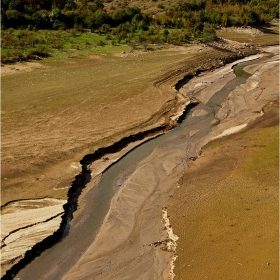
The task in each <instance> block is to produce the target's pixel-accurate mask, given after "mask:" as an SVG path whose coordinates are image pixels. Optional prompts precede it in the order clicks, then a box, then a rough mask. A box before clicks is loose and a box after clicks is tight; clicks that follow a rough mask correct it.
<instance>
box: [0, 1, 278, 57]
mask: <svg viewBox="0 0 280 280" xmlns="http://www.w3.org/2000/svg"><path fill="white" fill-rule="evenodd" d="M104 1H105V0H89V1H84V0H44V1H43V0H12V1H10V0H3V1H2V7H1V26H2V53H3V50H4V55H5V50H9V52H12V53H14V52H15V53H18V52H19V49H20V50H21V51H22V52H23V54H24V55H26V54H27V52H28V51H29V50H30V49H35V48H37V47H38V44H41V45H44V46H45V47H46V49H48V50H49V51H50V52H52V51H53V50H54V49H55V50H59V51H61V50H67V49H69V48H70V47H71V46H72V48H73V49H83V48H84V47H85V46H86V47H87V48H89V47H90V46H91V47H92V46H93V47H94V46H105V45H112V46H113V45H116V42H118V43H119V44H120V43H124V44H127V43H132V44H136V45H137V44H138V45H139V44H163V43H167V44H186V43H188V42H189V41H190V40H193V39H202V40H206V41H211V40H215V38H216V32H215V28H216V27H219V26H247V25H250V26H258V25H260V24H262V23H265V22H268V21H270V20H271V19H273V18H276V17H278V16H279V12H278V9H279V3H278V1H276V0H268V1H267V0H245V1H244V0H242V1H241V0H236V1H231V0H189V1H186V2H179V3H178V4H177V5H176V4H175V3H174V5H173V8H168V9H167V8H166V10H164V9H165V7H164V6H163V5H162V9H163V11H162V12H160V13H158V14H155V15H153V16H152V15H151V14H149V13H144V12H142V11H141V10H140V9H139V8H137V7H130V6H122V7H120V8H117V9H114V10H111V11H110V12H109V11H107V10H105V8H104V4H105V2H104ZM11 28H13V29H16V30H18V31H16V30H14V31H13V29H11ZM85 28H89V29H90V30H91V33H92V36H91V37H90V35H89V34H90V33H89V34H88V33H87V35H86V36H88V37H87V39H86V40H84V41H83V42H78V41H77V38H79V37H80V35H81V34H82V33H84V30H85ZM19 30H21V31H19ZM28 30H29V31H30V32H31V31H36V30H46V31H45V33H44V35H40V34H42V33H38V34H35V33H34V32H33V33H32V32H31V33H28V32H27V31H28ZM47 30H53V32H52V33H50V31H47ZM55 30H57V31H61V30H64V31H66V30H68V31H67V32H66V33H67V35H65V34H66V33H61V34H64V37H59V36H58V35H57V34H59V33H55ZM94 34H98V35H99V36H101V34H103V35H104V36H105V38H101V37H98V38H95V37H94V36H97V35H94ZM93 38H95V39H93ZM86 41H87V42H88V44H87V43H86ZM18 54H19V53H18ZM19 57H21V59H22V53H21V54H20V55H19Z"/></svg>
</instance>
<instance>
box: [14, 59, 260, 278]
mask: <svg viewBox="0 0 280 280" xmlns="http://www.w3.org/2000/svg"><path fill="white" fill-rule="evenodd" d="M258 61H259V60H258ZM254 63H256V62H255V61H249V62H245V63H242V64H239V65H237V66H235V67H234V72H235V74H236V78H234V79H233V80H232V81H230V82H229V83H228V84H227V85H226V86H225V87H224V88H223V89H221V90H220V91H218V92H217V93H216V94H215V95H214V96H213V97H212V98H211V99H210V100H209V101H208V103H207V104H203V103H200V104H198V105H197V106H196V107H195V108H193V109H191V110H190V111H189V112H188V114H187V116H186V118H185V120H184V121H183V122H182V123H181V124H180V126H178V127H177V128H175V129H173V130H171V131H170V132H168V133H166V134H163V135H161V136H159V137H157V138H154V139H152V140H150V141H148V142H145V143H144V144H142V145H141V146H139V147H137V148H135V149H134V150H133V151H131V152H130V153H128V154H127V155H126V156H124V157H123V158H122V159H121V160H119V161H118V162H117V163H116V164H114V165H113V166H112V167H110V168H109V169H108V170H107V171H106V172H105V173H104V174H103V178H102V180H101V182H100V183H99V184H98V185H97V186H95V187H93V188H91V190H90V191H89V192H88V194H87V195H86V197H85V198H84V199H83V201H82V202H83V203H85V208H84V210H83V212H82V213H81V214H79V215H78V216H76V217H75V218H74V219H73V220H72V221H71V223H70V229H68V230H67V233H66V234H64V236H63V237H62V238H61V240H60V241H59V242H57V243H56V244H55V245H54V246H53V247H51V248H50V249H47V250H46V251H44V252H43V253H42V254H41V255H40V256H39V257H37V258H36V259H35V260H34V261H32V262H31V263H30V264H29V265H27V266H26V267H25V268H24V269H22V270H21V271H20V272H19V273H18V275H17V276H16V277H18V278H15V279H20V280H25V279H26V280H27V279H28V280H33V279H34V280H35V279H36V280H37V279H52V280H53V279H61V278H62V276H63V275H64V274H65V273H66V272H67V271H68V270H69V269H70V268H71V267H72V266H73V265H74V264H75V263H76V262H77V260H78V259H79V257H80V256H81V255H82V254H83V253H84V252H85V251H86V250H87V248H88V247H89V245H90V244H91V243H92V242H93V240H94V238H95V236H96V234H97V232H98V229H99V228H100V226H101V224H102V222H103V220H104V218H105V216H106V214H107V212H108V210H109V207H110V202H111V199H112V197H113V196H114V195H115V193H116V192H117V191H118V189H119V187H120V186H121V184H122V183H123V182H124V181H125V178H126V177H128V176H129V174H131V173H132V172H133V171H134V170H135V169H136V168H137V165H138V164H139V163H140V162H141V160H143V159H145V158H146V157H147V156H148V155H150V154H151V153H152V151H153V150H154V149H155V148H156V147H160V146H161V147H162V146H169V147H170V146H176V145H179V144H182V143H185V144H186V146H187V147H188V146H191V145H192V143H193V142H194V141H195V140H197V139H200V138H201V137H203V136H205V135H206V134H208V133H209V132H210V131H211V122H212V120H213V119H214V116H215V114H216V112H217V110H218V109H219V104H220V103H221V101H222V100H223V99H224V98H226V97H227V95H228V94H229V93H230V91H232V90H233V89H234V88H236V87H237V86H238V85H240V84H242V83H244V82H245V81H246V80H247V78H248V77H249V76H250V74H249V73H247V72H245V71H244V70H243V67H245V66H247V65H252V64H254ZM197 109H203V110H205V111H207V112H208V114H206V115H204V116H199V117H193V116H192V112H193V111H194V110H197ZM198 129H199V131H198V132H197V133H196V134H195V135H194V136H193V137H188V135H189V134H190V132H191V131H194V130H198ZM187 152H188V151H187ZM197 153H198V151H196V152H195V153H194V154H190V156H197ZM90 184H91V183H89V184H88V186H87V187H88V188H89V187H90Z"/></svg>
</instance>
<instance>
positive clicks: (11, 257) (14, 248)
mask: <svg viewBox="0 0 280 280" xmlns="http://www.w3.org/2000/svg"><path fill="white" fill-rule="evenodd" d="M65 203H66V200H59V199H50V198H46V199H36V200H21V201H17V202H13V203H10V204H9V205H8V206H7V207H5V208H4V209H3V210H2V214H1V225H2V226H1V243H2V244H1V245H2V248H1V275H3V274H4V273H5V271H6V269H8V268H9V267H10V266H11V265H12V264H13V262H14V261H15V260H17V261H18V260H19V259H20V258H22V257H23V256H24V253H25V252H26V251H27V250H28V249H30V248H31V247H33V246H34V245H35V244H36V243H38V242H40V241H41V240H43V239H44V238H46V237H47V236H49V235H51V234H52V233H53V232H54V231H56V230H57V228H58V225H59V224H60V221H61V215H62V214H63V213H64V209H63V207H62V206H63V204H65Z"/></svg>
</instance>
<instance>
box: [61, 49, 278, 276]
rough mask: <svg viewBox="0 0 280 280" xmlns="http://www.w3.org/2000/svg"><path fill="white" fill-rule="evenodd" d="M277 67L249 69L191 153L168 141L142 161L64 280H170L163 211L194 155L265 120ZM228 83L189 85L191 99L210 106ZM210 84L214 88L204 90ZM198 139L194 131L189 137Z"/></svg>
mask: <svg viewBox="0 0 280 280" xmlns="http://www.w3.org/2000/svg"><path fill="white" fill-rule="evenodd" d="M275 51H278V48H275ZM278 67H279V64H278V57H277V56H275V57H274V58H272V59H270V60H268V61H266V62H265V63H260V64H259V65H256V66H254V67H251V68H250V67H249V71H251V73H252V76H251V77H250V78H249V79H248V80H247V82H246V83H245V84H244V85H241V86H239V87H238V88H236V89H235V90H234V91H232V92H231V94H230V95H229V97H228V98H227V99H226V100H225V102H224V103H223V105H222V108H221V109H220V110H219V112H218V114H217V115H216V119H217V121H218V124H217V125H216V126H214V127H213V129H212V130H211V132H210V133H208V134H207V135H205V136H204V137H202V138H199V140H198V141H197V142H195V141H194V142H193V144H192V145H191V147H187V153H186V144H185V143H183V141H180V143H179V144H178V143H176V144H175V141H173V142H172V141H169V142H168V143H165V144H164V145H162V146H160V147H158V148H157V149H156V150H154V152H153V153H152V154H151V155H150V156H149V157H148V158H146V159H145V160H143V161H142V162H141V163H140V164H139V165H138V167H137V169H136V170H135V172H133V173H132V174H131V175H130V176H129V178H128V179H127V180H126V181H125V182H124V184H123V185H122V186H121V189H120V191H119V192H118V193H117V194H116V195H115V197H114V198H113V200H112V203H111V207H110V211H109V213H108V215H107V217H106V219H105V221H104V223H103V225H102V227H101V229H100V232H99V234H98V236H97V237H96V239H95V241H94V242H93V243H92V244H91V246H90V247H89V248H88V250H87V251H86V252H85V253H84V254H83V255H82V256H81V257H80V259H79V261H78V262H77V263H76V264H75V265H74V266H73V267H72V268H71V269H70V271H69V272H68V273H67V274H66V275H65V276H64V278H63V279H89V277H91V278H94V279H132V278H137V279H168V278H169V277H170V261H171V260H172V258H173V256H174V252H173V251H174V250H173V249H172V250H168V249H166V244H165V243H166V242H165V241H166V240H167V239H168V233H167V231H166V230H165V226H164V223H163V222H162V208H163V207H164V205H166V203H167V200H168V199H169V197H170V196H171V195H172V193H173V191H174V187H175V186H176V184H177V182H178V178H180V176H181V174H182V173H183V172H184V169H185V167H184V166H185V164H186V162H187V161H188V159H189V157H190V155H195V156H197V155H198V154H197V152H198V151H199V150H200V149H201V147H202V146H203V145H205V144H206V143H207V142H209V141H210V140H211V139H212V138H213V137H217V136H221V134H222V133H223V132H224V131H226V130H228V129H230V128H232V127H237V126H240V125H241V126H244V127H245V124H248V123H250V122H251V121H253V120H254V119H256V118H257V117H259V116H261V114H262V112H261V109H262V108H263V107H264V106H265V105H266V104H267V103H268V102H269V101H271V100H274V99H276V98H277V97H278V93H279V88H278V83H277V81H278V75H279V72H278ZM230 79H232V71H231V70H230V68H228V67H225V68H223V69H221V70H216V71H214V72H211V73H209V74H207V75H204V76H203V77H198V78H196V79H194V80H193V81H191V82H193V83H196V85H198V86H196V87H194V88H196V89H198V88H199V87H200V90H199V91H197V92H192V93H191V94H192V95H193V96H195V97H196V98H197V99H198V100H200V101H201V102H202V103H203V102H207V101H208V100H209V98H210V97H211V94H214V92H215V91H217V89H219V88H221V87H222V86H223V85H225V84H226V83H227V81H229V80H230ZM206 82H207V83H209V84H211V87H210V86H209V85H207V87H206V86H205V87H203V88H202V87H201V86H202V85H203V84H204V83H206ZM210 88H211V89H212V90H210ZM260 91H261V92H260ZM182 93H183V94H189V93H188V89H187V88H186V87H185V88H184V89H182ZM201 113H203V112H202V111H199V112H196V113H195V114H196V115H197V116H199V115H201ZM231 132H236V131H231ZM197 133H198V131H194V130H192V131H191V132H190V135H191V136H193V135H196V134H197ZM222 136H223V135H222ZM184 137H186V136H185V135H183V136H182V137H181V138H184ZM175 234H176V232H175ZM179 238H180V236H179ZM179 240H180V239H179ZM93 268H94V269H93ZM175 268H176V266H175Z"/></svg>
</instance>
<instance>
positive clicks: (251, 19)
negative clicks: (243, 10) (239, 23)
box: [247, 10, 260, 26]
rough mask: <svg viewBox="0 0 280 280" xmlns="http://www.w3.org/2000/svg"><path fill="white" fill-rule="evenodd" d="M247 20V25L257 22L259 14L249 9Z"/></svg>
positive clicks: (258, 21)
mask: <svg viewBox="0 0 280 280" xmlns="http://www.w3.org/2000/svg"><path fill="white" fill-rule="evenodd" d="M247 22H248V24H249V25H252V26H254V25H257V24H259V23H260V18H259V15H258V14H257V13H256V12H255V11H253V10H250V11H249V12H248V16H247Z"/></svg>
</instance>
